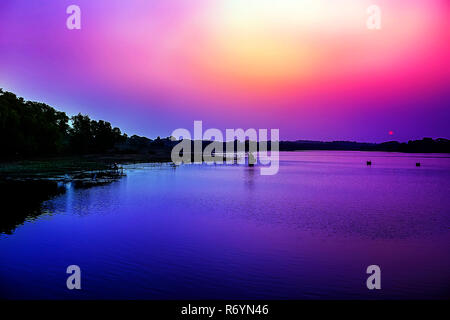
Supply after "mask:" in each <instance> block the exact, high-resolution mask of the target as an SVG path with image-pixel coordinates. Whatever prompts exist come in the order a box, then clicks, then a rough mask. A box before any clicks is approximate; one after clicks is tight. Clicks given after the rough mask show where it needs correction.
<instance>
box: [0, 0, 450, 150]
mask: <svg viewBox="0 0 450 320" xmlns="http://www.w3.org/2000/svg"><path fill="white" fill-rule="evenodd" d="M71 4H77V5H78V6H80V8H81V12H82V20H81V21H82V28H81V30H68V29H67V28H66V18H67V16H68V15H67V14H66V8H67V6H69V5H71ZM371 4H376V5H378V6H379V7H380V8H381V12H382V20H381V21H382V28H381V30H369V29H368V28H367V27H366V20H367V18H368V14H367V12H366V10H367V8H368V7H369V6H370V5H371ZM449 43H450V2H448V1H443V0H442V1H441V0H398V1H392V0H372V1H366V0H341V1H339V0H153V1H144V0H127V1H125V0H122V1H119V0H114V1H113V0H96V1H90V0H75V1H44V0H36V1H27V0H2V1H1V3H0V87H3V88H5V89H7V90H10V91H13V92H15V93H17V94H18V95H21V96H23V97H24V98H26V99H30V100H39V101H43V102H46V103H48V104H50V105H52V106H54V107H56V108H57V109H60V110H63V111H66V112H67V113H69V114H74V113H78V112H79V111H81V112H83V113H87V114H89V115H91V116H92V117H94V118H98V119H100V118H101V119H106V120H109V121H111V122H112V123H113V125H116V126H119V127H121V128H122V129H123V130H124V131H126V132H128V133H129V134H134V133H136V134H140V135H147V136H150V137H154V136H157V135H161V136H167V135H170V133H171V132H172V131H173V130H174V129H176V128H179V127H185V128H192V125H193V121H194V120H203V123H204V126H205V127H216V128H219V129H225V128H237V127H243V128H249V127H254V128H279V129H280V138H281V139H284V140H286V139H319V140H358V141H385V140H389V139H392V138H393V137H395V139H398V140H408V139H412V138H422V137H424V136H431V137H447V138H449V137H450V129H449V126H448V122H449V119H450V112H449V105H450V90H449V81H450V62H449V56H450V55H449V53H450V52H449V51H450V50H449ZM391 131H392V132H395V136H394V135H392V134H390V132H391Z"/></svg>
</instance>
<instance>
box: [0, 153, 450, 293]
mask: <svg viewBox="0 0 450 320" xmlns="http://www.w3.org/2000/svg"><path fill="white" fill-rule="evenodd" d="M369 160H370V161H372V166H371V167H368V166H366V161H369ZM416 162H421V164H422V165H421V167H420V168H418V167H416V166H415V164H416ZM449 178H450V159H449V158H447V157H445V156H444V155H406V154H389V153H378V152H373V153H367V152H323V151H322V152H297V153H282V154H281V162H280V171H279V173H278V174H277V175H275V176H261V175H260V171H259V168H258V167H253V168H249V167H247V166H242V165H230V166H220V165H218V166H208V165H205V164H199V165H182V166H179V167H173V166H168V165H142V164H139V165H136V166H129V167H128V169H127V177H124V178H123V179H121V180H119V181H117V182H113V183H111V184H109V185H104V186H99V187H94V188H89V189H76V188H73V187H72V186H69V187H68V188H67V191H66V192H65V193H64V194H61V195H59V196H57V197H55V198H54V199H52V200H49V201H46V202H45V203H44V207H45V208H46V210H47V211H48V212H51V213H52V214H51V215H42V216H39V218H38V219H35V220H34V221H28V222H25V223H24V224H23V225H21V226H20V227H18V228H17V229H16V230H15V232H14V233H13V234H11V235H3V236H0V261H1V268H0V284H1V285H0V295H2V296H5V297H10V298H58V299H59V298H61V299H78V298H85V299H95V298H118V299H120V298H126V299H133V298H134V299H177V298H178V299H180V298H190V299H196V298H234V299H258V298H281V299H301V298H349V299H351V298H369V299H370V298H448V297H449V290H448V288H449V279H450V271H449V270H450V257H449V255H448V252H450V250H449V249H450V241H449V240H450V232H449V226H450V213H449V210H448V208H449V205H450V200H449V198H448V194H449V191H450V179H449ZM71 264H77V265H79V266H80V267H81V269H82V274H83V284H82V287H83V289H82V290H81V291H77V292H73V291H68V290H67V289H66V287H65V280H66V274H65V268H66V267H67V266H68V265H71ZM371 264H377V265H379V266H380V267H381V270H382V290H380V291H376V292H374V291H369V290H367V289H366V286H365V281H366V276H367V275H366V273H365V270H366V268H367V266H368V265H371ZM30 283H32V284H33V285H32V286H30V285H29V284H30Z"/></svg>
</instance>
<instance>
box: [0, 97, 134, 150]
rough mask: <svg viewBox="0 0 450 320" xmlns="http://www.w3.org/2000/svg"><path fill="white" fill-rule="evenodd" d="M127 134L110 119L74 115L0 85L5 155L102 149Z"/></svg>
mask: <svg viewBox="0 0 450 320" xmlns="http://www.w3.org/2000/svg"><path fill="white" fill-rule="evenodd" d="M126 139H127V135H126V134H122V133H121V131H120V129H119V128H117V127H112V126H111V124H110V123H109V122H107V121H103V120H100V121H96V120H92V119H90V118H89V116H87V115H82V114H80V113H79V114H78V115H75V116H72V117H69V116H67V114H66V113H65V112H61V111H58V110H55V109H54V108H52V107H50V106H48V105H47V104H45V103H40V102H33V101H25V100H24V99H23V98H21V97H17V96H16V95H15V94H14V93H11V92H8V91H4V90H3V89H0V152H1V153H2V156H3V157H26V156H39V155H58V154H86V153H103V152H106V151H108V150H110V149H112V148H113V147H114V145H115V144H117V143H120V142H124V141H126Z"/></svg>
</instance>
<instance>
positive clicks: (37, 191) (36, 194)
mask: <svg viewBox="0 0 450 320" xmlns="http://www.w3.org/2000/svg"><path fill="white" fill-rule="evenodd" d="M65 190H66V189H65V187H64V186H63V185H61V184H59V183H57V182H54V181H4V180H3V181H0V199H1V201H0V203H1V206H2V214H1V215H0V234H1V233H6V234H11V233H12V232H13V231H14V230H15V229H16V228H17V227H18V226H19V225H22V224H23V223H24V222H25V221H26V220H33V219H36V218H37V217H39V216H40V215H41V214H44V213H45V212H47V210H46V209H45V208H44V207H43V206H42V202H43V201H45V200H48V199H50V198H52V197H54V196H56V195H58V194H62V193H64V192H65Z"/></svg>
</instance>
